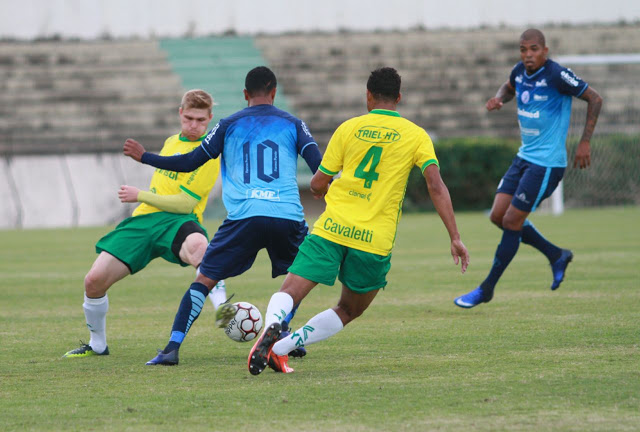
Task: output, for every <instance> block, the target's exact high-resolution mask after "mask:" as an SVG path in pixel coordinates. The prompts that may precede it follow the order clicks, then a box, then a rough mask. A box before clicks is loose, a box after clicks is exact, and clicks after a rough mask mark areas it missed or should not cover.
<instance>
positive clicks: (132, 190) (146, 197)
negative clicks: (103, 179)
mask: <svg viewBox="0 0 640 432" xmlns="http://www.w3.org/2000/svg"><path fill="white" fill-rule="evenodd" d="M118 198H120V202H123V203H133V202H142V203H146V204H149V205H152V206H154V207H156V208H159V209H160V210H162V211H166V212H169V213H178V214H189V213H191V212H193V209H194V208H195V207H196V205H198V202H200V201H199V200H198V199H196V198H195V197H193V196H191V195H189V194H187V193H186V192H184V191H181V192H180V193H178V194H175V195H157V194H154V193H153V192H149V191H143V190H140V189H138V188H137V187H134V186H128V185H122V186H120V190H119V191H118Z"/></svg>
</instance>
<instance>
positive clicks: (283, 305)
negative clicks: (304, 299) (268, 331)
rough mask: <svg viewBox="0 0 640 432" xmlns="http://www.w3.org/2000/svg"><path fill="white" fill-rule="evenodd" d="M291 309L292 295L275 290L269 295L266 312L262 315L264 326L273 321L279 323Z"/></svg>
mask: <svg viewBox="0 0 640 432" xmlns="http://www.w3.org/2000/svg"><path fill="white" fill-rule="evenodd" d="M291 309H293V297H291V296H290V295H289V294H287V293H283V292H277V293H275V294H274V295H272V296H271V300H269V306H267V313H266V314H265V316H264V328H269V326H270V325H271V324H273V323H280V322H282V320H283V319H285V317H286V316H287V314H288V313H289V312H291Z"/></svg>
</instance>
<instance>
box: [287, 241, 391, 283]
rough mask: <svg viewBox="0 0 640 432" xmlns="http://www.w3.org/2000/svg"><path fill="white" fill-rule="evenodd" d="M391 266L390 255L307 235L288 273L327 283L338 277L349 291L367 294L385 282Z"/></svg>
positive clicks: (333, 281) (334, 280)
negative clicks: (377, 253) (361, 249)
mask: <svg viewBox="0 0 640 432" xmlns="http://www.w3.org/2000/svg"><path fill="white" fill-rule="evenodd" d="M390 268H391V254H389V255H387V256H382V255H376V254H373V253H370V252H363V251H360V250H357V249H353V248H350V247H347V246H342V245H339V244H337V243H334V242H332V241H329V240H326V239H324V238H322V237H319V236H317V235H309V236H307V237H306V238H305V239H304V242H302V244H301V245H300V248H299V250H298V255H296V259H295V261H293V264H292V265H291V267H289V272H290V273H293V274H296V275H298V276H302V277H303V278H305V279H308V280H310V281H313V282H317V283H321V284H324V285H329V286H331V285H333V284H334V283H335V282H336V276H337V277H338V279H339V280H340V282H342V283H343V284H344V285H345V286H346V287H347V288H349V289H350V290H351V291H355V292H357V293H366V292H368V291H373V290H376V289H379V288H384V287H385V286H386V285H387V280H386V276H387V273H389V269H390Z"/></svg>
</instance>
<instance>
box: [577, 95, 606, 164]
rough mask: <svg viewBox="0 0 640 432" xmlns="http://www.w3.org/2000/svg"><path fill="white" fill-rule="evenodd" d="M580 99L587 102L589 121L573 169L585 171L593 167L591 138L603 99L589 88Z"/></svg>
mask: <svg viewBox="0 0 640 432" xmlns="http://www.w3.org/2000/svg"><path fill="white" fill-rule="evenodd" d="M579 98H580V99H582V100H584V101H586V102H587V120H586V122H585V124H584V131H583V132H582V138H580V144H578V148H577V149H576V156H575V159H574V160H573V167H574V168H575V167H576V166H579V167H580V169H583V168H587V167H588V166H589V165H591V144H590V143H591V136H592V135H593V131H594V129H595V128H596V123H597V122H598V116H599V115H600V108H602V97H601V96H600V95H599V94H598V92H597V91H595V90H594V89H593V88H591V87H587V89H586V90H585V91H584V93H582V94H581V95H580V96H579Z"/></svg>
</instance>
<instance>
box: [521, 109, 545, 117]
mask: <svg viewBox="0 0 640 432" xmlns="http://www.w3.org/2000/svg"><path fill="white" fill-rule="evenodd" d="M518 115H519V116H522V117H526V118H532V119H537V118H540V111H536V112H529V111H525V110H523V109H520V108H518Z"/></svg>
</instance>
